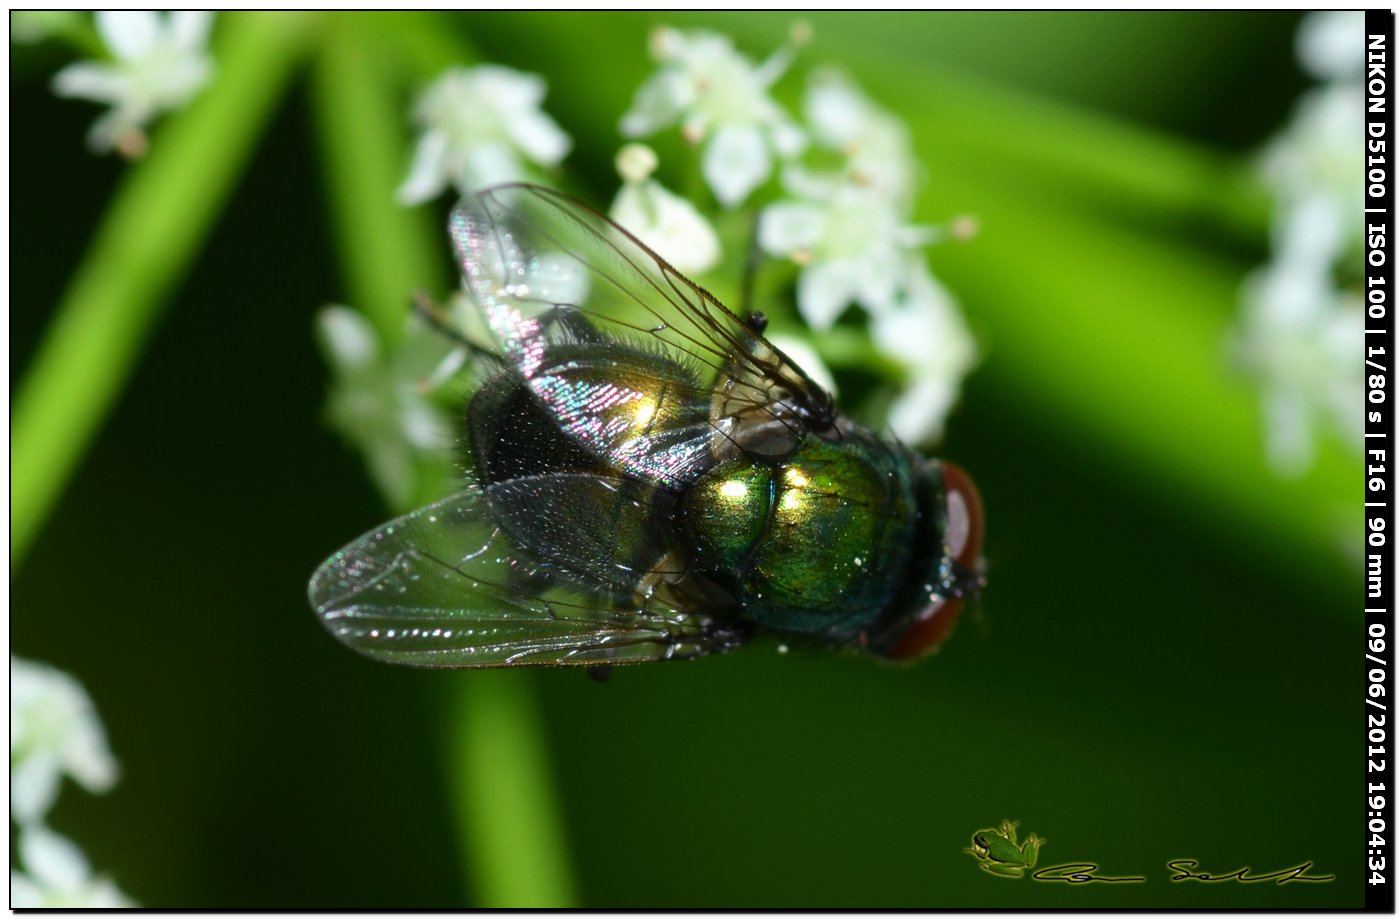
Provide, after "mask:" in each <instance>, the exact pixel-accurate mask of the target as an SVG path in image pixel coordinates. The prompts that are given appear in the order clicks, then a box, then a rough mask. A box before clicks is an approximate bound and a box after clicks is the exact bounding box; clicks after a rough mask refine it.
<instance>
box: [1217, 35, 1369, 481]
mask: <svg viewBox="0 0 1400 919" xmlns="http://www.w3.org/2000/svg"><path fill="white" fill-rule="evenodd" d="M1364 34H1365V20H1364V14H1362V13H1359V12H1330V11H1329V12H1324V13H1315V14H1312V15H1309V16H1308V17H1307V18H1306V19H1305V20H1304V22H1303V25H1302V27H1301V28H1300V30H1299V35H1298V52H1299V56H1300V57H1301V58H1302V59H1303V62H1304V64H1305V65H1306V66H1307V67H1308V69H1309V70H1310V71H1312V72H1313V73H1314V74H1316V75H1318V76H1321V77H1324V78H1328V79H1329V82H1327V83H1325V84H1324V85H1322V86H1319V87H1316V88H1314V89H1311V90H1308V91H1307V92H1306V93H1304V94H1303V96H1302V97H1301V98H1300V99H1299V101H1298V104H1297V106H1296V107H1295V109H1294V113H1293V117H1292V119H1291V120H1290V122H1289V123H1288V125H1286V126H1285V127H1284V129H1283V130H1282V131H1281V132H1280V133H1279V135H1278V137H1277V138H1275V139H1274V140H1273V141H1272V142H1271V143H1270V144H1269V146H1268V148H1267V149H1266V150H1265V153H1264V156H1263V157H1262V159H1261V162H1260V173H1261V177H1262V178H1263V180H1264V182H1265V183H1266V184H1267V185H1268V187H1269V189H1270V190H1271V191H1272V192H1273V195H1274V217H1273V227H1272V233H1271V236H1272V243H1273V254H1272V261H1271V262H1270V263H1269V264H1267V265H1265V266H1263V267H1262V268H1260V269H1259V270H1258V271H1256V272H1254V274H1252V275H1251V276H1250V277H1249V278H1248V279H1247V280H1246V282H1245V285H1244V291H1243V296H1242V301H1243V303H1242V305H1243V316H1242V318H1241V323H1240V330H1239V332H1238V333H1237V334H1236V352H1237V354H1238V356H1239V357H1240V358H1241V359H1242V361H1243V363H1244V364H1245V365H1246V367H1248V368H1249V370H1250V371H1251V372H1252V373H1253V374H1254V375H1255V376H1256V378H1257V379H1258V381H1259V384H1260V387H1261V401H1262V404H1263V416H1264V424H1265V432H1266V444H1267V446H1266V449H1267V456H1268V460H1269V463H1270V464H1271V465H1272V466H1273V467H1274V469H1275V471H1276V472H1278V473H1279V474H1280V475H1285V476H1294V475H1300V474H1302V473H1303V472H1305V471H1306V470H1307V469H1308V467H1309V466H1311V464H1312V462H1313V458H1314V455H1315V453H1316V438H1317V435H1318V434H1319V433H1320V431H1321V430H1322V429H1325V428H1330V429H1331V430H1332V431H1334V432H1335V433H1336V434H1338V435H1340V436H1341V437H1343V438H1345V439H1346V440H1347V442H1349V443H1351V444H1354V445H1355V446H1356V448H1357V449H1360V447H1361V445H1362V444H1363V442H1364V438H1363V436H1362V435H1363V433H1364V432H1363V430H1362V428H1363V425H1362V413H1361V412H1360V411H1359V410H1358V409H1357V408H1356V406H1358V405H1360V404H1361V399H1362V392H1363V391H1364V380H1363V376H1364V374H1363V372H1362V371H1363V366H1362V365H1361V364H1360V363H1359V362H1357V360H1356V358H1355V355H1357V354H1359V353H1360V352H1361V349H1362V347H1363V340H1364V337H1365V332H1364V318H1363V314H1362V302H1361V293H1360V290H1359V289H1343V288H1341V287H1339V285H1338V280H1337V278H1338V269H1339V268H1345V267H1347V266H1349V265H1350V264H1354V260H1355V259H1357V258H1359V255H1360V253H1361V250H1362V228H1363V221H1362V219H1361V217H1362V205H1363V200H1362V199H1363V194H1364V192H1363V185H1364V170H1365V164H1364V161H1363V153H1362V151H1361V148H1360V147H1359V146H1357V145H1356V144H1355V143H1354V142H1351V141H1350V138H1354V137H1360V136H1361V135H1362V132H1363V130H1364V123H1365V112H1364V91H1363V89H1362V86H1361V80H1362V67H1361V55H1360V54H1359V53H1358V52H1359V51H1360V50H1361V48H1362V43H1363V41H1364Z"/></svg>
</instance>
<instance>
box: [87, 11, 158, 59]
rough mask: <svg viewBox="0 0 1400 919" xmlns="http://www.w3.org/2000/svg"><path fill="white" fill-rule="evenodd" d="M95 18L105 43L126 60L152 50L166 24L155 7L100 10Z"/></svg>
mask: <svg viewBox="0 0 1400 919" xmlns="http://www.w3.org/2000/svg"><path fill="white" fill-rule="evenodd" d="M94 21H95V23H96V25H97V32H98V34H99V35H101V36H102V42H103V44H105V45H106V46H107V47H108V48H110V49H111V51H112V54H114V55H116V57H117V58H119V59H121V60H127V61H129V60H136V59H137V58H141V57H145V56H146V55H147V54H149V53H151V51H152V50H153V49H154V48H155V47H156V44H157V42H159V40H160V33H161V31H162V27H163V23H161V21H160V16H159V15H158V14H157V13H155V12H154V11H152V10H98V11H97V14H96V16H95V17H94Z"/></svg>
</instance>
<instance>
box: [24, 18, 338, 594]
mask: <svg viewBox="0 0 1400 919" xmlns="http://www.w3.org/2000/svg"><path fill="white" fill-rule="evenodd" d="M311 21H312V19H311V17H309V16H307V15H289V14H285V13H276V14H271V13H259V14H252V13H247V14H244V13H229V14H227V15H226V16H224V17H222V19H221V22H220V24H219V27H218V33H219V34H218V41H217V43H216V46H215V48H214V57H215V60H216V61H217V62H218V66H219V76H218V78H217V79H215V80H214V82H213V83H212V84H211V85H210V87H209V89H208V90H207V91H206V92H205V93H204V95H202V96H201V97H200V98H198V99H196V100H195V102H194V103H193V104H192V105H191V106H190V107H189V108H188V109H186V110H184V111H183V112H180V113H179V114H177V115H174V116H172V117H171V118H170V120H169V122H168V123H167V124H165V125H164V126H163V128H162V129H161V130H159V131H158V132H157V133H156V135H155V143H154V144H153V146H152V149H151V152H150V155H149V156H148V157H147V158H146V159H145V160H144V161H142V162H141V163H139V164H138V165H136V166H134V167H132V169H131V172H130V174H129V175H128V176H127V177H126V179H125V180H124V181H123V183H122V185H121V187H120V188H119V189H118V191H117V194H116V196H115V198H114V199H113V201H112V204H111V206H110V207H109V208H108V209H107V212H106V214H105V216H104V217H103V220H102V224H101V226H100V227H99V228H98V231H97V235H96V237H95V239H94V240H93V243H92V247H91V249H90V250H89V252H88V254H87V256H86V258H85V259H84V260H83V263H82V265H81V266H80V267H79V268H78V271H77V273H76V274H75V275H74V277H73V280H72V282H71V283H70V285H69V287H68V290H67V291H66V292H65V293H64V296H63V299H62V301H61V302H60V304H59V306H58V309H57V311H56V314H55V317H54V320H53V322H52V324H51V325H50V326H49V329H48V331H47V332H46V333H45V336H44V340H43V341H42V342H41V343H40V345H39V350H38V353H37V354H36V355H35V357H34V361H33V364H32V365H31V366H30V368H29V371H28V373H27V374H26V375H25V378H24V380H23V381H22V382H21V384H20V386H19V390H18V395H17V397H16V399H15V404H14V418H13V426H12V428H11V436H12V448H11V463H12V465H11V468H10V495H11V504H10V539H11V542H10V565H11V568H13V567H14V566H16V565H17V564H18V563H19V562H20V560H21V559H22V558H23V556H24V552H25V550H26V549H28V547H29V544H30V542H31V540H32V539H33V537H34V534H35V533H36V531H37V530H38V529H39V526H40V525H41V524H42V523H43V521H44V519H45V517H46V516H47V515H48V512H49V509H50V507H51V506H52V504H53V502H54V500H55V499H56V498H57V497H58V495H59V494H60V493H61V492H62V490H63V486H64V485H65V483H66V482H67V481H68V477H69V476H70V475H71V474H72V472H73V469H74V467H75V466H76V465H77V463H78V460H79V459H80V458H81V456H82V454H83V451H84V450H85V449H86V447H87V445H88V442H89V441H90V440H91V439H92V437H93V435H94V434H95V433H96V431H97V429H98V426H99V425H100V424H101V423H102V420H103V418H105V417H106V414H107V411H108V410H109V409H110V408H111V406H112V404H113V403H114V402H115V401H116V399H117V397H118V396H119V395H120V394H121V392H122V389H123V386H124V384H125V382H126V379H127V376H128V375H129V374H130V372H131V368H132V367H133V366H134V364H135V363H136V360H137V357H138V355H139V354H140V352H141V349H142V346H143V345H144V344H145V341H146V338H147V336H148V335H149V334H150V332H151V331H152V330H153V329H154V327H155V325H156V320H157V319H158V318H159V316H160V310H161V308H162V307H164V306H165V305H166V303H167V302H168V301H167V296H168V294H169V292H170V290H171V288H172V287H173V286H174V284H175V283H176V281H177V280H179V278H180V277H181V275H183V274H184V273H185V271H186V270H187V269H188V267H189V264H190V262H191V261H192V260H193V258H194V256H195V254H196V253H197V252H198V250H199V246H200V244H201V243H202V242H203V240H204V237H205V234H206V233H207V232H208V230H209V227H210V225H211V224H212V222H213V219H214V215H216V214H217V213H218V212H219V209H220V206H221V205H222V204H223V202H224V200H225V199H226V197H227V195H228V193H229V190H230V189H231V188H232V186H233V182H234V180H235V179H236V178H237V176H238V175H239V173H240V171H241V169H242V166H243V165H244V163H245V162H246V160H247V158H248V155H249V152H250V151H251V149H252V147H253V142H254V140H255V139H256V138H258V137H259V136H260V135H261V133H262V127H263V124H264V122H265V121H266V119H267V118H268V116H269V115H270V114H271V113H272V111H273V108H274V105H275V103H276V102H277V100H278V99H279V98H280V97H281V95H282V91H283V90H284V89H285V87H286V85H287V82H288V79H289V78H290V76H291V74H292V71H293V65H294V64H295V62H296V60H297V57H298V54H299V52H300V50H301V47H302V45H303V37H304V35H305V33H306V31H307V26H308V25H309V24H310V22H311Z"/></svg>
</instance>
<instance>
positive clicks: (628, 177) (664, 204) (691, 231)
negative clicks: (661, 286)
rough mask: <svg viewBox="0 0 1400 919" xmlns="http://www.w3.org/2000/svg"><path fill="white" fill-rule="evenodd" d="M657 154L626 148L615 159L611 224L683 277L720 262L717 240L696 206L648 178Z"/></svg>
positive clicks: (632, 146) (640, 147)
mask: <svg viewBox="0 0 1400 919" xmlns="http://www.w3.org/2000/svg"><path fill="white" fill-rule="evenodd" d="M655 168H656V154H655V153H654V152H652V150H651V149H650V148H649V147H646V146H644V145H642V144H628V145H627V146H625V147H623V148H622V150H621V151H619V152H618V155H617V171H618V173H619V174H620V175H621V176H622V178H623V186H622V189H621V190H620V191H619V192H618V193H617V198H615V199H614V200H613V205H612V210H611V212H610V214H611V216H612V219H613V220H615V221H617V223H618V224H620V225H621V226H622V227H623V228H624V229H626V230H627V231H628V232H630V233H632V235H634V236H636V237H637V238H638V239H640V240H641V241H642V242H644V243H646V245H647V246H649V247H650V248H651V249H652V250H653V251H655V252H656V253H657V254H659V255H660V256H661V257H662V258H664V259H666V261H668V262H670V263H671V264H672V265H673V266H675V268H676V269H677V270H678V271H680V272H681V273H682V274H698V273H700V272H703V271H708V270H710V269H711V268H713V267H714V266H715V265H716V264H718V263H719V256H720V248H719V237H718V236H717V235H716V234H715V230H714V227H712V226H710V223H709V221H708V220H706V219H705V218H704V217H703V216H701V214H700V212H699V211H698V210H696V208H695V205H693V204H691V203H690V202H689V201H687V200H686V199H684V198H682V197H681V196H680V195H677V194H675V193H673V192H671V191H668V190H667V189H666V188H665V187H664V186H663V185H662V184H661V183H660V182H657V181H656V180H655V179H652V178H650V176H651V173H652V171H653V170H654V169H655Z"/></svg>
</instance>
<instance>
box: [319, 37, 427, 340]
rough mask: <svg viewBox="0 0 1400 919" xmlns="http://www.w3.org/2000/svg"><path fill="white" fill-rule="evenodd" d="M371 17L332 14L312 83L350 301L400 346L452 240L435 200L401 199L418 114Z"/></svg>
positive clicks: (323, 167)
mask: <svg viewBox="0 0 1400 919" xmlns="http://www.w3.org/2000/svg"><path fill="white" fill-rule="evenodd" d="M371 21H373V20H371ZM367 24H368V23H364V22H360V21H358V20H357V19H356V18H355V17H354V16H351V15H349V14H347V15H345V16H342V17H338V18H336V19H335V20H333V21H332V22H331V24H330V28H328V29H327V35H326V40H325V41H324V42H322V45H321V51H320V54H318V55H317V57H316V65H315V67H314V68H313V70H312V77H313V80H312V87H311V88H312V99H313V103H314V106H315V113H316V118H317V127H318V130H317V132H316V133H317V136H318V137H319V138H320V140H321V143H322V145H323V147H322V154H323V156H322V164H323V166H322V172H323V173H324V175H325V177H326V182H327V187H328V193H329V194H328V198H329V203H330V207H331V216H332V218H333V219H332V220H331V225H332V226H333V227H334V228H335V232H336V234H337V237H338V238H337V240H336V242H337V244H338V246H339V250H340V255H341V258H340V261H341V267H342V270H343V271H344V273H345V278H346V287H347V293H348V295H349V297H350V299H351V301H352V302H351V304H350V305H352V306H354V307H355V308H356V309H358V310H360V311H361V312H363V313H364V314H365V315H366V316H368V317H369V318H370V320H371V321H372V322H373V323H374V326H375V328H376V329H377V330H378V332H379V335H380V337H381V339H382V340H383V341H384V342H386V343H387V344H392V343H393V342H396V341H398V340H399V339H400V338H402V337H403V332H404V320H405V318H406V317H407V316H408V307H409V298H410V297H411V296H412V294H413V292H414V291H416V290H425V291H428V292H430V293H431V294H432V295H434V296H437V295H439V294H440V293H441V292H442V291H443V289H444V287H445V281H446V277H445V274H444V272H443V259H442V258H440V257H435V253H438V252H440V251H442V249H443V246H444V241H443V234H442V232H439V231H438V230H437V229H436V228H434V227H433V225H432V221H431V220H430V219H429V214H430V210H429V209H428V208H424V207H415V208H409V207H404V206H403V205H401V204H399V202H398V201H397V200H395V197H394V192H395V189H396V188H397V187H398V185H399V182H400V181H401V179H402V178H403V177H404V176H405V175H407V170H408V157H409V153H408V149H407V147H406V145H405V143H404V135H405V130H406V128H407V124H408V118H407V114H406V112H405V111H404V107H403V97H401V95H400V93H399V91H398V90H397V88H396V85H395V82H394V80H393V79H391V78H390V76H391V74H390V73H389V68H390V66H391V65H390V62H389V61H387V60H386V59H385V58H384V57H383V56H382V55H381V54H380V52H379V50H378V49H379V48H380V43H377V42H376V41H375V40H374V36H373V35H372V34H369V33H368V32H367V31H366V29H365V28H364V26H365V25H367Z"/></svg>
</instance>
